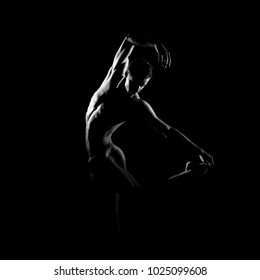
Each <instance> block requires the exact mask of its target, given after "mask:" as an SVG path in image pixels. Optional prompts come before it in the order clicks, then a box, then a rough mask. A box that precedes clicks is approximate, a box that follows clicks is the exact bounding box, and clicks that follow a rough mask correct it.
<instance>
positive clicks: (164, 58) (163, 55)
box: [156, 43, 171, 68]
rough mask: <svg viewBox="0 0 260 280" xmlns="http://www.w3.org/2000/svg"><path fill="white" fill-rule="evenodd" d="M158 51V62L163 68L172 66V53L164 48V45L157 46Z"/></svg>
mask: <svg viewBox="0 0 260 280" xmlns="http://www.w3.org/2000/svg"><path fill="white" fill-rule="evenodd" d="M156 51H157V54H158V62H159V63H160V64H161V65H162V67H164V68H167V67H170V66H171V55H170V52H169V51H168V50H167V49H166V48H165V47H164V45H163V44H161V43H160V44H159V45H157V46H156Z"/></svg>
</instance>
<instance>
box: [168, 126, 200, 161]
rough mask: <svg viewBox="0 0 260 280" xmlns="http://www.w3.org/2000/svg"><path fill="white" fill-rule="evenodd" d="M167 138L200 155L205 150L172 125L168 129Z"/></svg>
mask: <svg viewBox="0 0 260 280" xmlns="http://www.w3.org/2000/svg"><path fill="white" fill-rule="evenodd" d="M167 139H168V140H170V141H171V142H173V143H174V142H176V143H179V144H181V146H183V147H184V148H185V150H187V151H190V152H191V153H192V154H194V155H196V156H199V154H201V153H202V152H203V150H202V149H201V148H200V147H199V146H197V145H196V144H195V143H193V142H192V141H191V140H190V139H189V138H188V137H187V136H185V135H184V134H183V133H181V132H180V131H179V130H178V129H176V128H173V127H170V128H168V131H167Z"/></svg>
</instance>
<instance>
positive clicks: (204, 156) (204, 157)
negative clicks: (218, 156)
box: [199, 150, 214, 169]
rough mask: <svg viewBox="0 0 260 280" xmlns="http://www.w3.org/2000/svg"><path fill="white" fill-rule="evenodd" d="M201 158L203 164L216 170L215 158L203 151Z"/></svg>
mask: <svg viewBox="0 0 260 280" xmlns="http://www.w3.org/2000/svg"><path fill="white" fill-rule="evenodd" d="M199 158H200V160H201V161H202V162H203V163H205V164H207V166H208V167H209V168H211V169H212V168H214V161H213V156H211V155H210V154H208V153H206V152H205V151H203V150H201V152H200V155H199Z"/></svg>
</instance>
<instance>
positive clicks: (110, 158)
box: [86, 35, 213, 223]
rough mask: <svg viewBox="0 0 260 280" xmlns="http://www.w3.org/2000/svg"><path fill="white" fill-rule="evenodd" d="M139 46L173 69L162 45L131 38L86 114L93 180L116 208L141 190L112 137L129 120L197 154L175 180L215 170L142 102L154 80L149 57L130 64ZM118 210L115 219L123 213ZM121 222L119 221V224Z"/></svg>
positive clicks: (208, 158)
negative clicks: (121, 196)
mask: <svg viewBox="0 0 260 280" xmlns="http://www.w3.org/2000/svg"><path fill="white" fill-rule="evenodd" d="M136 47H143V48H145V47H146V48H153V49H154V50H155V52H156V54H157V56H158V62H159V63H160V64H161V66H162V67H165V68H168V67H170V65H171V56H170V53H169V51H168V50H167V49H166V48H165V46H164V45H163V44H162V43H160V42H154V41H152V40H148V39H145V38H140V37H138V36H133V35H127V36H126V37H125V38H124V40H123V42H122V44H121V45H120V47H119V49H118V51H117V53H116V55H115V57H114V60H113V64H112V66H111V68H110V69H109V71H108V73H107V76H106V77H105V79H104V81H103V82H102V84H101V86H100V87H99V88H98V90H97V91H96V92H95V93H94V95H93V96H92V98H91V101H90V104H89V106H88V109H87V113H86V146H87V151H88V154H89V170H90V174H91V179H92V182H93V184H94V186H95V187H96V188H98V189H99V190H100V193H103V194H105V195H104V200H107V201H110V202H111V203H112V204H114V205H116V202H117V199H118V194H120V192H122V193H125V192H131V191H134V190H138V189H140V188H141V186H140V184H139V183H138V182H137V180H136V179H135V178H134V176H133V175H132V174H131V173H130V172H129V171H128V169H127V166H126V159H125V156H124V153H123V151H122V150H121V149H120V148H119V147H118V146H116V145H115V144H114V143H113V141H112V135H113V133H114V132H115V130H117V129H118V128H119V127H120V126H121V125H122V124H123V123H124V122H126V121H127V120H136V121H138V122H140V121H144V122H146V123H147V124H149V125H150V126H152V127H153V128H154V129H155V130H157V131H159V132H160V133H162V134H163V136H165V137H166V138H167V139H168V140H170V141H172V142H173V143H174V140H176V139H177V138H181V141H183V142H185V143H186V144H187V146H189V148H190V149H191V150H192V151H193V153H195V154H197V158H198V161H197V162H187V164H186V166H185V168H184V171H183V172H181V173H179V174H176V175H173V176H171V177H170V178H168V180H175V179H177V178H179V177H182V176H186V175H187V174H189V173H191V174H195V175H197V176H202V175H204V174H205V173H206V172H207V171H208V170H209V169H210V168H212V167H213V158H212V156H211V155H209V154H208V153H206V152H205V151H204V150H203V149H201V148H199V147H198V146H197V145H195V144H194V143H193V142H192V141H191V140H189V139H188V138H187V137H186V136H185V135H183V134H182V133H181V132H180V131H178V130H177V129H175V128H173V127H171V126H169V125H168V124H166V123H165V122H164V121H162V120H161V119H160V118H158V117H157V116H156V114H155V112H154V111H153V109H152V107H151V106H150V105H149V104H148V103H147V102H146V101H144V100H142V99H141V98H140V97H139V93H140V92H141V90H142V89H143V88H144V87H145V86H146V84H147V83H148V82H149V80H150V79H151V77H152V75H153V71H152V70H153V68H152V66H151V65H150V63H149V62H148V61H146V60H145V59H143V58H138V59H132V56H131V59H130V54H132V52H133V49H134V48H136ZM117 207H118V206H116V207H114V209H115V210H114V215H115V216H116V215H117V214H118V213H117V211H118V209H117ZM115 223H116V222H115Z"/></svg>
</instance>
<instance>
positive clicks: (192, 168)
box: [185, 161, 209, 177]
mask: <svg viewBox="0 0 260 280" xmlns="http://www.w3.org/2000/svg"><path fill="white" fill-rule="evenodd" d="M208 170H209V167H208V165H207V164H206V163H197V162H192V161H188V162H187V163H186V167H185V172H186V173H192V174H193V175H195V176H197V177H202V176H204V175H205V174H206V173H207V172H208Z"/></svg>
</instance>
